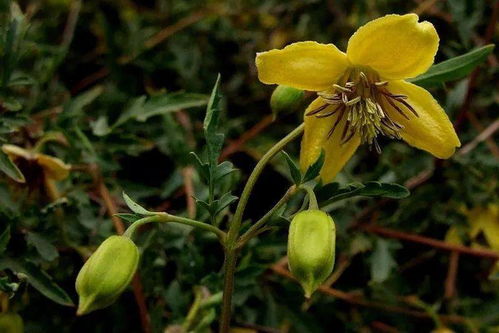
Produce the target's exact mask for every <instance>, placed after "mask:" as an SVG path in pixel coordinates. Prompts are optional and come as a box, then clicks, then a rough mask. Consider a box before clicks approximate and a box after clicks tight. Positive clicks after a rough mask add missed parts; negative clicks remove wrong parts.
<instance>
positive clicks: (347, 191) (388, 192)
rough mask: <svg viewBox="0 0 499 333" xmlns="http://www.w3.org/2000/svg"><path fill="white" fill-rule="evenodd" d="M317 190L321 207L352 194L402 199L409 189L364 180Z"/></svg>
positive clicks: (407, 194)
mask: <svg viewBox="0 0 499 333" xmlns="http://www.w3.org/2000/svg"><path fill="white" fill-rule="evenodd" d="M318 192H319V201H320V205H321V206H322V207H323V206H326V205H328V204H331V203H333V202H336V201H339V200H343V199H348V198H351V197H354V196H365V197H385V198H392V199H402V198H406V197H408V196H409V194H410V192H409V190H408V189H407V188H405V187H404V186H402V185H399V184H395V183H380V182H366V183H364V184H362V183H351V184H348V185H346V186H345V187H343V188H337V189H334V188H333V189H332V190H329V191H325V190H324V188H323V189H320V190H319V191H318ZM327 196H329V197H327Z"/></svg>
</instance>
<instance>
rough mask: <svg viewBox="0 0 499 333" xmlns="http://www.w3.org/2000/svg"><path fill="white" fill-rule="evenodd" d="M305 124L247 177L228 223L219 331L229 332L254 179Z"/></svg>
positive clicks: (298, 134) (276, 147) (274, 148)
mask: <svg viewBox="0 0 499 333" xmlns="http://www.w3.org/2000/svg"><path fill="white" fill-rule="evenodd" d="M304 128H305V124H303V123H302V124H301V125H300V126H298V127H297V128H295V129H294V130H293V131H292V132H290V133H289V134H288V135H286V136H285V137H284V138H282V139H281V141H279V142H277V143H276V144H275V145H274V146H273V147H272V148H270V149H269V151H267V152H266V153H265V155H263V157H262V158H261V159H260V161H258V163H257V164H256V166H255V168H254V169H253V172H251V175H250V176H249V178H248V181H247V182H246V185H245V186H244V189H243V192H242V194H241V198H240V199H239V202H238V204H237V207H236V212H235V213H234V217H233V219H232V221H231V223H230V226H229V231H228V232H227V239H226V241H225V247H224V250H225V261H224V293H223V304H222V316H221V318H220V333H227V332H229V327H230V317H231V307H232V293H233V291H234V273H235V271H236V262H237V253H236V251H237V244H236V243H237V238H238V237H239V230H240V229H241V222H242V219H243V213H244V210H245V208H246V205H247V204H248V199H249V197H250V195H251V191H252V190H253V187H254V186H255V183H256V181H257V180H258V178H259V177H260V174H261V173H262V171H263V169H264V168H265V165H266V164H267V163H268V162H269V161H270V160H271V159H272V157H274V156H275V155H276V154H277V153H278V152H280V151H281V150H282V149H283V148H284V147H285V146H286V145H287V144H288V143H289V142H291V141H293V140H294V139H296V138H297V137H298V136H300V135H301V133H302V132H303V129H304Z"/></svg>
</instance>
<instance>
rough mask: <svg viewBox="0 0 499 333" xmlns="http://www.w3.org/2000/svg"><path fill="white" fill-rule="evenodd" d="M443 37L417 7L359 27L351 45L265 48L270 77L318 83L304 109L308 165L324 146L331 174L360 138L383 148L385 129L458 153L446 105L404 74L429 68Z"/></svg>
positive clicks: (265, 73) (328, 176)
mask: <svg viewBox="0 0 499 333" xmlns="http://www.w3.org/2000/svg"><path fill="white" fill-rule="evenodd" d="M438 42H439V38H438V35H437V32H436V31H435V28H434V27H433V25H432V24H431V23H429V22H418V16H417V15H416V14H407V15H387V16H384V17H381V18H379V19H376V20H373V21H371V22H369V23H367V24H366V25H364V26H362V27H361V28H359V29H358V30H357V32H355V34H353V36H352V37H351V38H350V40H349V41H348V47H347V52H346V53H344V52H341V51H340V50H338V48H337V47H336V46H334V45H333V44H319V43H317V42H311V41H307V42H298V43H294V44H291V45H288V46H287V47H285V48H283V49H280V50H270V51H268V52H262V53H258V54H257V56H256V66H257V69H258V77H259V79H260V81H262V82H263V83H266V84H280V85H286V86H290V87H294V88H298V89H303V90H311V91H317V94H318V97H317V99H315V100H314V101H313V102H312V103H311V104H310V106H309V107H308V108H307V110H306V111H305V133H304V136H303V141H302V149H301V156H300V164H301V167H302V168H303V169H306V168H307V167H308V166H309V165H310V164H312V163H313V162H315V160H316V159H317V157H318V156H319V154H320V151H321V149H324V150H325V152H326V159H325V163H324V166H323V169H322V171H321V177H322V179H323V180H324V181H325V182H329V181H332V180H333V179H334V177H335V176H336V174H337V173H338V172H339V171H340V170H341V169H342V168H343V166H344V165H345V163H346V162H347V161H348V160H349V159H350V157H351V156H352V154H353V153H354V152H355V150H356V149H357V147H358V146H359V144H361V143H367V144H369V145H370V146H374V147H375V148H376V150H377V151H378V152H379V151H380V148H379V144H378V142H377V136H378V135H384V136H387V137H390V138H395V139H403V140H405V141H406V142H407V143H409V144H410V145H412V146H414V147H417V148H419V149H423V150H426V151H428V152H430V153H431V154H433V155H434V156H436V157H438V158H449V157H450V156H452V154H453V153H454V151H455V149H456V147H459V146H460V145H461V144H460V142H459V139H458V137H457V135H456V133H455V131H454V128H453V126H452V124H451V122H450V121H449V118H448V117H447V115H446V114H445V111H444V110H443V109H442V108H441V107H440V105H438V103H437V102H436V101H435V99H434V98H433V97H432V96H431V94H430V93H429V92H428V91H426V90H425V89H423V88H421V87H418V86H416V85H414V84H411V83H409V82H406V81H404V79H408V78H412V77H415V76H417V75H420V74H422V73H424V72H426V70H428V68H429V67H430V66H431V65H432V64H433V60H434V57H435V54H436V53H437V49H438Z"/></svg>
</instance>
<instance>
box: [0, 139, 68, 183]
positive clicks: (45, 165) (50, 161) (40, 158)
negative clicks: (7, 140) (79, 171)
mask: <svg viewBox="0 0 499 333" xmlns="http://www.w3.org/2000/svg"><path fill="white" fill-rule="evenodd" d="M2 150H3V152H4V153H6V154H7V155H9V157H10V158H11V159H12V160H13V161H14V163H16V160H18V159H24V160H26V161H28V162H34V163H36V164H37V165H39V166H40V167H41V168H42V170H43V172H44V175H45V176H46V177H47V178H48V179H52V180H63V179H65V178H67V177H68V176H69V170H70V169H71V166H70V165H68V164H66V163H64V162H63V161H61V160H60V159H58V158H55V157H52V156H49V155H45V154H41V153H37V152H32V151H29V150H27V149H24V148H21V147H18V146H15V145H10V144H4V145H3V146H2Z"/></svg>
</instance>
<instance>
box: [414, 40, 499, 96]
mask: <svg viewBox="0 0 499 333" xmlns="http://www.w3.org/2000/svg"><path fill="white" fill-rule="evenodd" d="M493 50H494V45H493V44H490V45H485V46H482V47H480V48H477V49H475V50H473V51H470V52H468V53H465V54H463V55H460V56H457V57H454V58H452V59H449V60H446V61H442V62H441V63H438V64H436V65H433V66H431V67H430V69H429V70H428V71H427V72H426V73H424V74H422V75H419V76H417V77H415V78H413V79H409V80H408V81H409V82H411V83H414V84H417V85H419V86H422V87H425V88H428V87H435V86H440V85H441V84H442V83H444V82H447V81H452V80H458V79H461V78H464V77H466V76H467V75H468V74H469V73H471V71H473V69H475V67H476V66H478V65H480V64H481V63H482V62H484V61H485V59H487V56H488V55H489V54H490V53H492V51H493Z"/></svg>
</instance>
